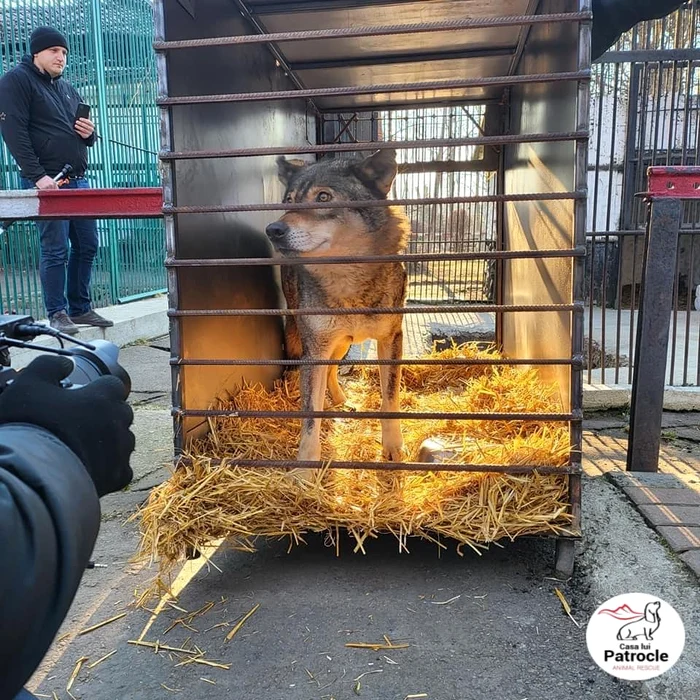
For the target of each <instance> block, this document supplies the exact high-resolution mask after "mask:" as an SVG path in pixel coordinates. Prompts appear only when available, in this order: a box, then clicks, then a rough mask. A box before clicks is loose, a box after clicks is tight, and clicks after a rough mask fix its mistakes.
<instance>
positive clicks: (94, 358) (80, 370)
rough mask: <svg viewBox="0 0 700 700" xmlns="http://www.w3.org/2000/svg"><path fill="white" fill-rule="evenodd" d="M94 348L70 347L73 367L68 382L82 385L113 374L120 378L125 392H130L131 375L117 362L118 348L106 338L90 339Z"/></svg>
mask: <svg viewBox="0 0 700 700" xmlns="http://www.w3.org/2000/svg"><path fill="white" fill-rule="evenodd" d="M90 344H91V345H94V346H95V349H94V350H88V349H87V348H71V356H72V359H73V364H74V365H75V369H74V370H73V371H72V372H71V373H70V376H69V377H68V382H70V384H71V385H73V386H84V385H85V384H89V383H90V382H91V381H93V380H94V379H97V378H98V377H102V376H104V375H108V374H113V375H114V376H115V377H117V378H118V379H120V380H121V382H122V384H124V387H125V388H126V391H127V394H128V393H130V392H131V377H129V374H128V373H127V371H126V370H125V369H124V368H123V367H122V366H121V365H120V364H119V363H118V362H117V358H118V357H119V348H118V347H117V346H116V345H115V344H114V343H110V342H109V341H108V340H91V341H90Z"/></svg>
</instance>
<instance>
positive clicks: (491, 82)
mask: <svg viewBox="0 0 700 700" xmlns="http://www.w3.org/2000/svg"><path fill="white" fill-rule="evenodd" d="M590 77H591V72H590V70H584V71H568V72H562V73H534V74H531V75H496V76H491V77H482V78H458V79H454V80H430V81H425V82H416V83H384V84H380V85H350V86H342V87H326V88H304V89H303V90H276V91H270V92H232V93H224V94H221V95H184V96H180V97H159V98H158V99H157V100H156V103H157V104H158V105H160V106H165V105H167V106H173V105H195V104H196V105H200V104H213V103H220V102H268V101H276V100H299V99H314V98H317V97H351V96H356V95H380V94H390V93H394V92H424V91H426V90H457V89H466V88H480V87H510V86H511V85H527V84H530V83H559V82H568V81H572V80H578V81H582V80H590Z"/></svg>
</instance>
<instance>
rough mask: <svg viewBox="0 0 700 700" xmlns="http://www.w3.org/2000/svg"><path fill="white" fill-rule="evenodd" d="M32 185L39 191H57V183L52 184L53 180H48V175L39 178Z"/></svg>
mask: <svg viewBox="0 0 700 700" xmlns="http://www.w3.org/2000/svg"><path fill="white" fill-rule="evenodd" d="M34 184H35V185H36V186H37V187H38V188H39V189H40V190H57V189H58V183H57V182H54V180H53V179H52V178H50V177H49V176H48V175H44V177H40V178H39V179H38V180H37V181H36V182H35V183H34Z"/></svg>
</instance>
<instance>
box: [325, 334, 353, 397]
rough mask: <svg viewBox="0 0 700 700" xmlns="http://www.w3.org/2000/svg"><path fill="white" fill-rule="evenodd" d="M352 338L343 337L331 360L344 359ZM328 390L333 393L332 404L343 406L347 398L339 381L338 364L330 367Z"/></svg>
mask: <svg viewBox="0 0 700 700" xmlns="http://www.w3.org/2000/svg"><path fill="white" fill-rule="evenodd" d="M350 341H351V339H350V338H341V339H340V340H339V341H338V344H337V345H336V346H335V349H334V350H333V352H332V354H331V360H342V359H343V358H344V357H345V355H346V353H347V351H348V350H349V349H350ZM328 391H329V392H330V394H331V405H332V406H342V405H343V404H344V403H345V402H346V401H347V398H346V396H345V392H344V391H343V389H342V387H341V386H340V384H339V383H338V365H330V366H329V367H328Z"/></svg>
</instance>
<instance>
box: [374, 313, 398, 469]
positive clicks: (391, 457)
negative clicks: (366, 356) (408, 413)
mask: <svg viewBox="0 0 700 700" xmlns="http://www.w3.org/2000/svg"><path fill="white" fill-rule="evenodd" d="M402 354H403V333H402V331H401V327H400V326H399V330H398V331H397V332H396V333H394V335H391V336H387V337H386V338H383V339H382V340H377V356H378V357H379V359H380V360H400V359H401V357H402ZM379 380H380V383H381V386H382V407H381V410H382V411H392V412H396V411H398V410H399V390H400V388H401V365H380V367H379ZM382 454H383V456H384V459H386V460H387V461H391V462H400V461H402V460H403V458H404V450H403V438H402V437H401V425H400V422H399V419H398V418H383V419H382Z"/></svg>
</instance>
